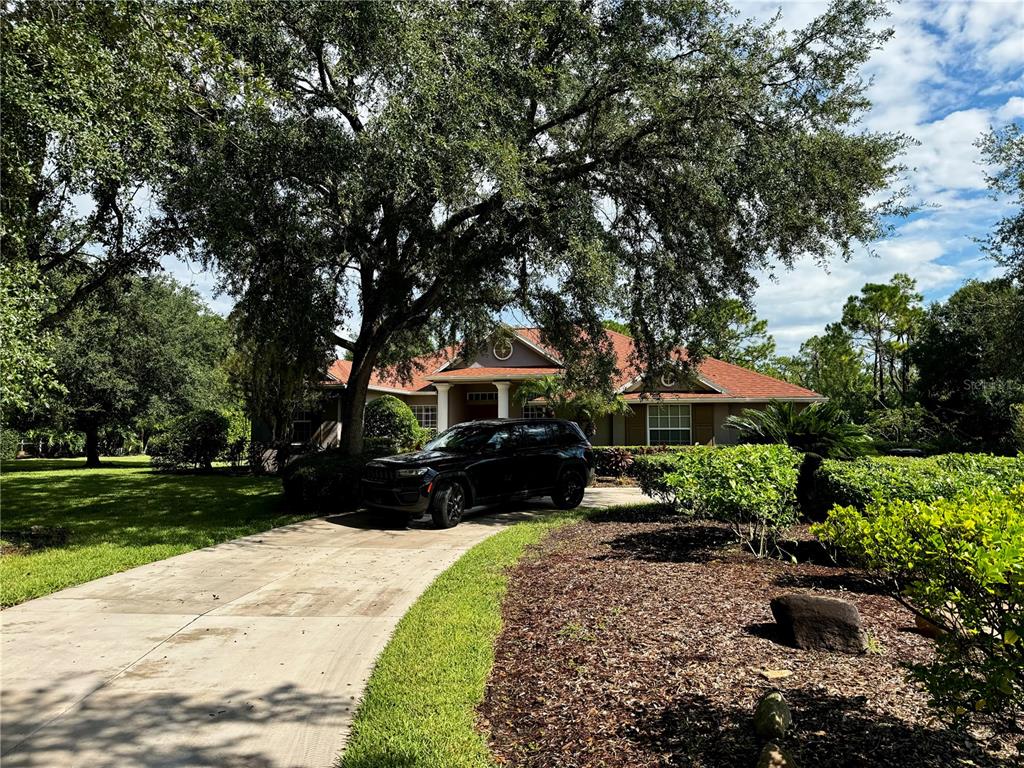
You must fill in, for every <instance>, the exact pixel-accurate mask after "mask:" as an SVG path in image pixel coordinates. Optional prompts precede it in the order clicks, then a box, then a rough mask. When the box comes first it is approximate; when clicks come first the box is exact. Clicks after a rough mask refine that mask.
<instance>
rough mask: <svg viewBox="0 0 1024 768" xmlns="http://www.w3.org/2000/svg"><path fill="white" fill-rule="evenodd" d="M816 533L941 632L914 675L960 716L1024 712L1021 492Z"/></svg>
mask: <svg viewBox="0 0 1024 768" xmlns="http://www.w3.org/2000/svg"><path fill="white" fill-rule="evenodd" d="M812 531H813V532H814V533H815V534H816V535H817V536H819V537H820V538H822V539H823V540H825V541H827V542H830V543H832V544H834V545H836V546H838V547H839V548H840V549H842V550H843V551H844V552H845V553H846V554H847V555H849V556H850V557H851V558H853V559H854V560H855V561H857V562H859V563H861V564H862V565H864V566H865V567H867V568H870V569H872V570H875V571H877V572H879V573H881V574H883V575H884V576H885V577H886V578H887V580H888V581H889V583H890V585H891V586H892V588H893V589H894V591H896V593H897V594H898V595H899V597H900V598H901V599H902V600H903V601H904V602H906V603H907V604H909V605H910V606H911V607H912V608H913V609H914V610H915V611H916V612H917V613H919V614H920V615H922V616H923V617H925V618H926V619H928V620H929V621H931V622H932V623H933V624H936V625H937V626H939V627H941V628H942V629H943V630H945V631H944V633H943V634H942V635H940V636H939V638H938V639H937V641H936V655H935V658H934V660H933V661H932V662H930V663H928V664H924V665H917V666H914V667H912V674H913V675H914V677H915V678H916V679H918V680H920V681H921V682H923V683H924V684H925V686H926V687H927V689H928V691H929V692H930V694H931V697H932V700H933V703H934V704H935V705H937V706H939V707H941V708H943V709H945V710H947V711H949V712H951V713H953V714H954V715H965V714H967V713H983V714H991V715H996V714H1000V713H1002V714H1007V713H1009V714H1011V716H1012V713H1013V712H1014V711H1016V712H1020V711H1022V710H1024V486H1020V487H1018V488H1017V489H1015V490H1013V491H1009V492H1003V491H998V490H994V489H992V488H983V489H979V490H976V491H974V492H972V493H969V494H966V495H962V496H960V497H959V498H956V499H937V500H934V501H906V500H888V501H882V502H878V503H873V504H870V505H868V507H867V509H866V510H860V509H857V508H855V507H852V506H842V507H836V508H835V509H833V510H832V511H831V512H830V513H829V515H828V519H827V520H826V521H825V522H824V523H822V524H820V525H816V526H814V527H813V528H812Z"/></svg>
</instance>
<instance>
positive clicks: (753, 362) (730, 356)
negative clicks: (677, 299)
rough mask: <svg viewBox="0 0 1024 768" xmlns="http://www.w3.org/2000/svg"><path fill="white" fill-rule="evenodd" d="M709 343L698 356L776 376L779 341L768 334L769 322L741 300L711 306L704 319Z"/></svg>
mask: <svg viewBox="0 0 1024 768" xmlns="http://www.w3.org/2000/svg"><path fill="white" fill-rule="evenodd" d="M700 323H701V326H702V327H703V328H704V329H705V330H704V335H705V338H706V341H705V342H704V346H703V347H701V348H698V349H696V350H694V351H696V352H697V353H698V354H702V355H703V354H706V355H708V356H710V357H715V358H718V359H719V360H724V361H725V362H727V363H732V364H733V365H742V366H744V367H746V368H752V369H753V370H755V371H761V372H762V373H768V374H772V373H775V372H776V367H775V339H774V338H773V337H772V335H771V334H770V333H768V321H767V320H761V319H760V318H758V317H757V315H756V314H754V312H753V311H752V310H751V309H750V308H749V307H748V306H747V305H746V304H744V303H743V302H742V301H740V300H739V299H724V300H723V301H721V302H718V303H717V304H715V305H712V306H710V307H708V309H707V310H706V311H705V313H704V316H703V317H702V319H701V320H700Z"/></svg>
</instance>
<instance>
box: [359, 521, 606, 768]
mask: <svg viewBox="0 0 1024 768" xmlns="http://www.w3.org/2000/svg"><path fill="white" fill-rule="evenodd" d="M586 514H587V512H586V511H585V510H576V511H574V512H570V513H562V514H558V515H553V516H550V517H547V518H544V519H541V520H537V521H531V522H526V523H520V524H519V525H515V526H512V527H511V528H508V529H506V530H504V531H502V532H501V533H498V534H496V535H494V536H492V537H491V538H489V539H487V540H485V541H483V542H481V543H480V544H477V545H476V546H475V547H473V548H472V549H471V550H469V552H467V553H466V554H465V555H463V556H462V557H461V558H460V559H459V560H458V562H456V563H455V564H454V565H453V566H452V567H451V568H449V569H448V570H447V571H445V572H444V573H442V574H441V575H440V576H438V577H437V579H436V580H435V581H434V583H433V584H432V585H431V586H430V587H429V588H428V589H427V591H426V592H424V593H423V595H422V596H421V597H420V599H419V600H417V601H416V603H415V604H414V605H413V607H412V608H411V609H410V610H409V612H408V613H407V614H406V615H405V616H404V617H403V618H402V620H401V621H400V622H399V623H398V627H397V628H396V630H395V634H394V636H393V637H392V638H391V642H389V643H388V646H387V648H385V649H384V652H383V653H382V654H381V656H380V659H378V661H377V665H376V667H375V668H374V671H373V675H372V676H371V677H370V681H369V683H368V684H367V689H366V695H365V697H364V698H363V701H362V704H361V705H360V707H359V711H358V713H357V715H356V721H355V724H354V726H353V732H352V737H351V739H350V741H349V744H348V747H347V749H346V750H345V752H344V754H343V755H342V756H341V757H340V759H339V766H340V768H380V766H384V765H387V766H394V767H395V768H488V767H489V766H491V765H492V764H493V763H492V761H491V758H490V751H489V750H488V748H487V742H486V739H485V738H484V736H483V734H481V733H480V732H479V731H478V730H477V729H476V725H475V724H476V707H477V705H478V704H479V703H480V702H481V701H482V700H483V695H484V686H485V685H486V683H487V676H488V675H489V674H490V671H491V667H492V665H493V664H494V641H495V639H496V638H497V636H498V633H499V632H500V631H501V601H502V598H503V597H504V594H505V588H506V583H507V572H508V569H509V567H510V566H512V565H514V564H515V563H516V562H518V561H519V559H520V558H521V557H523V555H524V553H525V552H526V550H527V547H528V546H529V545H531V544H534V543H536V542H537V541H539V540H540V539H541V538H542V537H543V536H544V535H545V534H547V533H548V532H549V531H550V530H551V529H552V528H554V527H556V526H559V525H564V524H566V523H568V522H573V521H575V520H579V519H581V518H582V517H584V516H585V515H586Z"/></svg>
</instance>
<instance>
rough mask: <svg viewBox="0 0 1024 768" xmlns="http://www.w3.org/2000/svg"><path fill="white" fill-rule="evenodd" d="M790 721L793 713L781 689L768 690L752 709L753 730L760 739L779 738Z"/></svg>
mask: <svg viewBox="0 0 1024 768" xmlns="http://www.w3.org/2000/svg"><path fill="white" fill-rule="evenodd" d="M792 723H793V715H792V713H791V712H790V711H789V704H787V703H786V699H785V697H784V696H783V695H782V691H769V692H768V693H766V694H765V695H764V696H762V697H761V700H760V701H758V702H757V708H756V709H755V710H754V730H755V731H756V732H757V735H758V736H760V737H761V738H762V739H765V740H766V741H775V740H777V739H781V738H782V737H783V736H785V735H786V729H787V728H789V726H790V725H792Z"/></svg>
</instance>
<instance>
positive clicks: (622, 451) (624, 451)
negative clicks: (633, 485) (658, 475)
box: [594, 445, 680, 477]
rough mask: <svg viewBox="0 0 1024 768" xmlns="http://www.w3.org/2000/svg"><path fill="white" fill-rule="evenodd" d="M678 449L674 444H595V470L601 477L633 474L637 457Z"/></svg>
mask: <svg viewBox="0 0 1024 768" xmlns="http://www.w3.org/2000/svg"><path fill="white" fill-rule="evenodd" d="M678 450H680V449H679V446H672V445H613V446H594V471H595V472H596V473H597V474H598V475H600V476H601V477H625V476H627V475H629V474H631V468H632V466H633V460H634V459H635V458H636V457H638V456H649V455H651V454H655V453H675V452H677V451H678Z"/></svg>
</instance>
